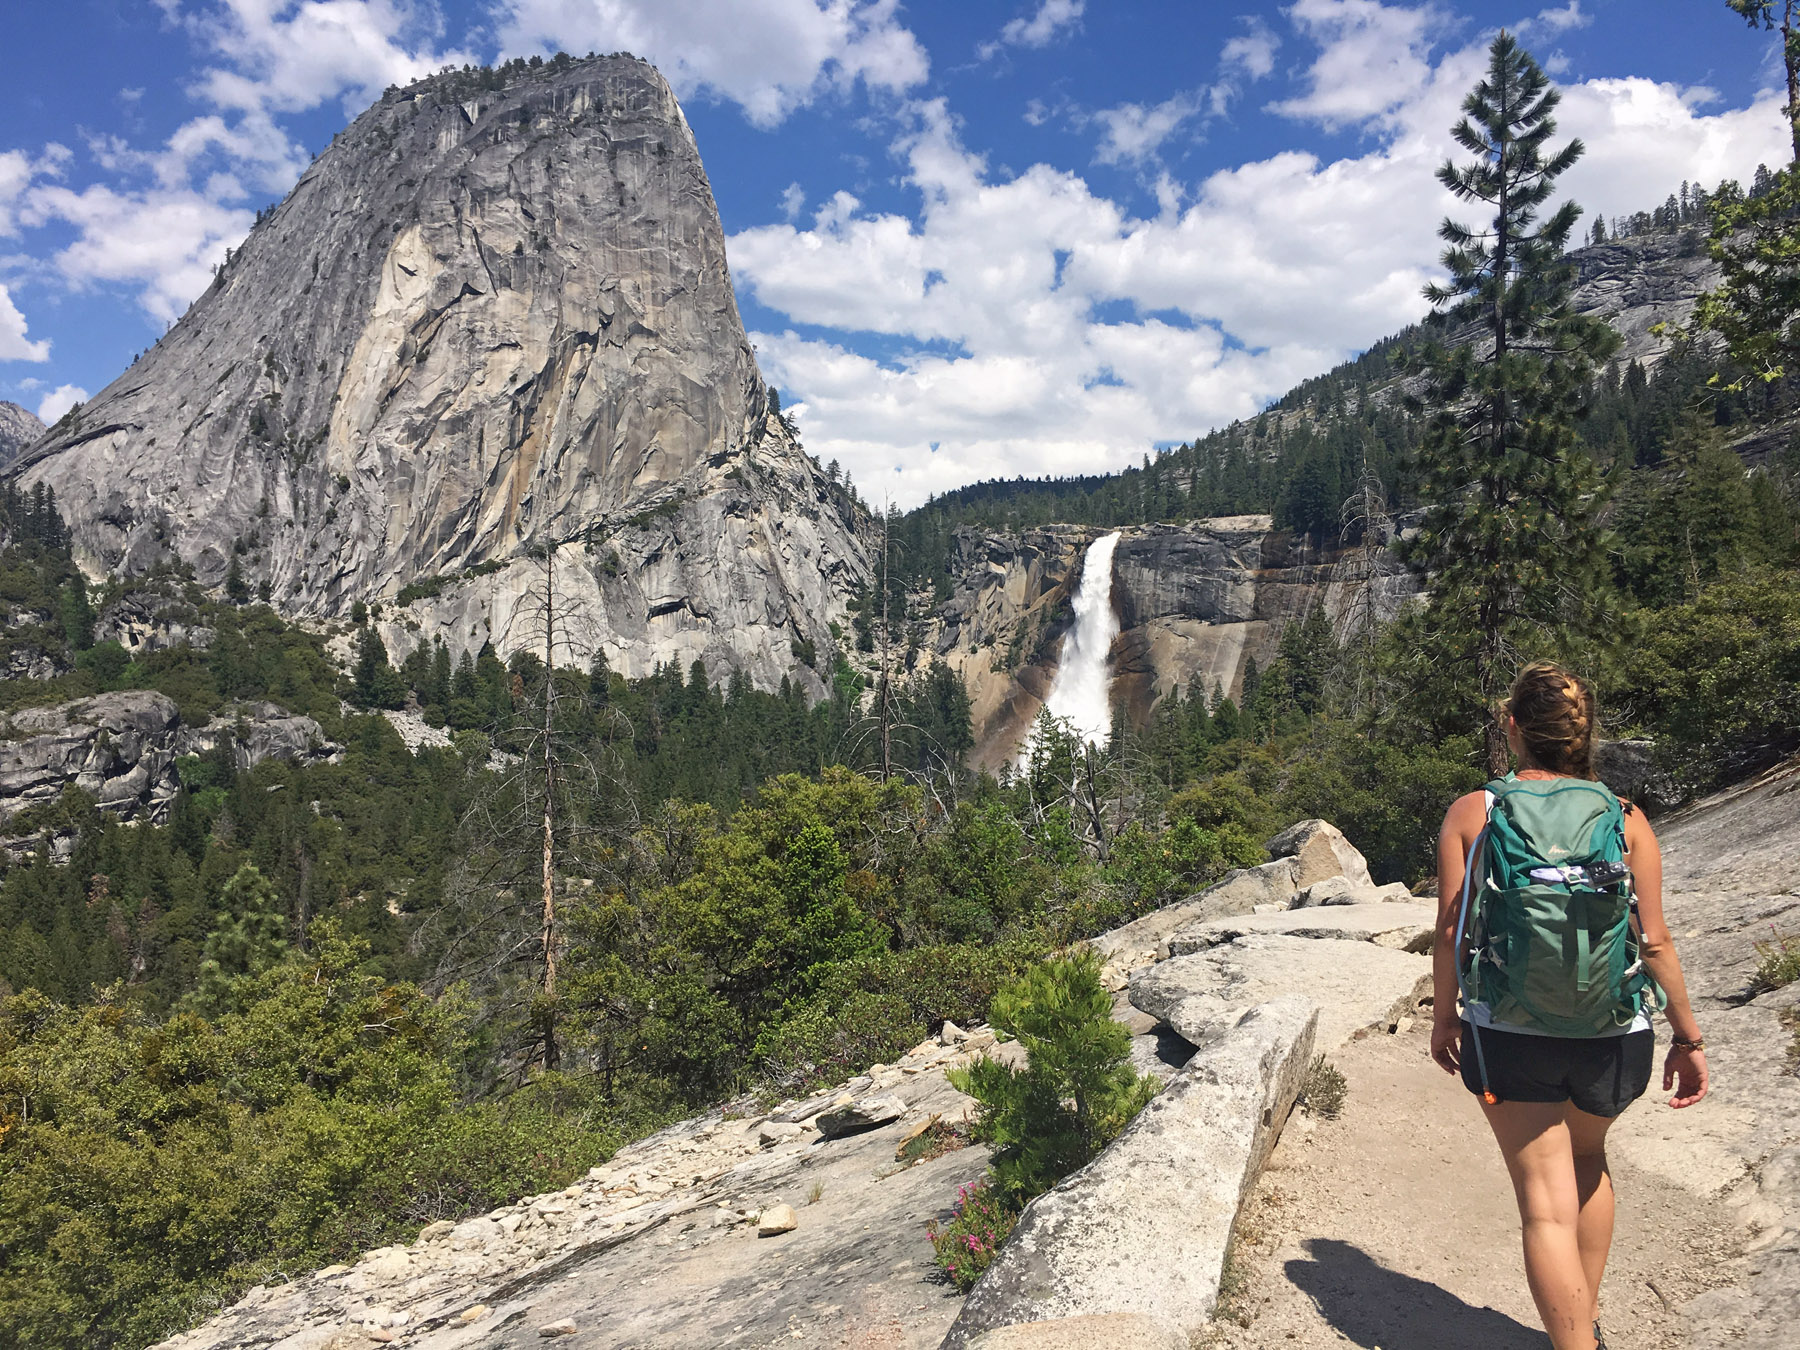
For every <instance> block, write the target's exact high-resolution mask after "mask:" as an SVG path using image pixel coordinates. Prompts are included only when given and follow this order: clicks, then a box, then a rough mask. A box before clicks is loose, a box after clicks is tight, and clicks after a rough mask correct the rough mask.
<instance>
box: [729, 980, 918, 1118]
mask: <svg viewBox="0 0 1800 1350" xmlns="http://www.w3.org/2000/svg"><path fill="white" fill-rule="evenodd" d="M924 1039H925V1027H924V1025H923V1024H922V1023H920V1022H917V1021H915V1020H914V1019H913V1016H912V1011H911V1009H910V1008H909V1007H908V1006H907V1004H906V1002H905V1001H904V1000H903V999H900V998H896V997H895V996H894V995H892V994H872V993H867V992H863V993H857V994H853V995H851V996H850V998H848V999H847V1000H845V1001H844V1002H842V1003H841V1004H838V1003H835V1002H834V1001H830V1000H825V999H814V1000H812V1001H811V1002H809V1003H807V1004H806V1006H805V1007H803V1008H802V1009H801V1010H800V1011H799V1012H798V1013H796V1014H794V1015H793V1016H792V1017H789V1018H786V1019H785V1020H783V1021H781V1022H779V1023H777V1024H776V1025H775V1026H773V1027H771V1028H770V1029H769V1030H768V1031H766V1032H765V1033H764V1034H763V1035H762V1036H761V1037H760V1038H759V1039H758V1041H757V1046H756V1052H755V1054H756V1059H757V1062H758V1064H759V1065H760V1066H761V1070H762V1092H761V1095H762V1096H763V1097H766V1098H767V1099H768V1100H770V1101H775V1100H779V1099H780V1098H782V1097H795V1096H799V1095H800V1094H802V1093H805V1092H810V1091H812V1089H814V1088H816V1087H824V1086H827V1085H828V1084H831V1083H841V1082H843V1081H844V1080H845V1079H846V1078H850V1077H852V1076H853V1075H855V1074H857V1073H859V1072H860V1071H862V1070H863V1069H866V1068H868V1067H869V1065H871V1064H878V1063H883V1062H890V1061H892V1060H894V1059H896V1058H898V1057H899V1055H900V1054H901V1053H902V1052H904V1051H906V1050H908V1049H911V1048H912V1047H913V1046H915V1045H917V1044H918V1043H919V1042H920V1041H922V1040H924Z"/></svg>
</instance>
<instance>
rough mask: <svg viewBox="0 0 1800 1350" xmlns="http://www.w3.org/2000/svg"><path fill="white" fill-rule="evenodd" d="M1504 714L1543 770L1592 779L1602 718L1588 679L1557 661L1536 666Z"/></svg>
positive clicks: (1516, 685) (1524, 675)
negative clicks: (1565, 668)
mask: <svg viewBox="0 0 1800 1350" xmlns="http://www.w3.org/2000/svg"><path fill="white" fill-rule="evenodd" d="M1501 709H1502V711H1503V712H1505V713H1506V714H1507V715H1508V716H1509V717H1511V718H1512V720H1513V723H1514V725H1516V726H1517V727H1518V729H1519V738H1520V740H1521V741H1523V742H1524V746H1525V749H1526V751H1527V752H1528V753H1529V754H1530V756H1531V758H1532V759H1533V760H1534V761H1536V762H1537V764H1538V765H1539V766H1540V767H1542V768H1545V769H1548V770H1550V772H1552V773H1562V774H1569V775H1571V776H1573V777H1576V778H1592V777H1593V776H1594V744H1595V742H1596V741H1597V740H1598V739H1599V735H1600V717H1599V709H1598V707H1597V706H1596V703H1595V700H1594V691H1593V689H1592V687H1591V686H1590V685H1589V684H1588V682H1587V681H1586V680H1584V679H1582V678H1581V677H1580V676H1579V675H1575V674H1572V673H1571V672H1569V671H1567V670H1564V669H1563V668H1562V667H1561V666H1559V665H1556V664H1555V663H1554V662H1551V661H1533V662H1531V663H1530V664H1529V665H1527V666H1526V667H1525V668H1524V669H1523V670H1521V671H1520V672H1519V675H1518V678H1517V679H1515V680H1514V681H1513V686H1512V692H1511V693H1510V694H1508V695H1507V698H1506V702H1505V703H1504V704H1502V705H1501Z"/></svg>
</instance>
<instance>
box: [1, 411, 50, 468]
mask: <svg viewBox="0 0 1800 1350" xmlns="http://www.w3.org/2000/svg"><path fill="white" fill-rule="evenodd" d="M43 434H44V424H43V423H42V422H40V421H38V419H37V417H36V416H35V415H34V414H32V413H31V412H29V411H27V410H26V409H24V408H21V407H20V406H19V405H18V404H16V403H8V402H7V401H6V400H5V399H0V470H3V469H5V468H6V466H7V465H8V464H11V463H12V462H13V460H14V459H16V458H18V455H19V452H20V451H21V450H23V449H24V448H25V447H26V446H28V445H30V444H31V443H32V442H33V441H35V440H36V439H37V438H38V437H39V436H42V435H43Z"/></svg>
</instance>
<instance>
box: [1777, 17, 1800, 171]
mask: <svg viewBox="0 0 1800 1350" xmlns="http://www.w3.org/2000/svg"><path fill="white" fill-rule="evenodd" d="M1781 63H1782V65H1784V66H1786V67H1787V96H1788V101H1787V107H1786V109H1785V110H1784V111H1785V112H1786V113H1787V119H1788V132H1789V134H1790V135H1791V136H1792V138H1793V143H1794V163H1796V164H1800V46H1797V45H1796V42H1795V33H1794V0H1787V5H1786V6H1785V8H1784V9H1783V11H1782V16H1781Z"/></svg>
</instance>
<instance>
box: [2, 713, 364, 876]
mask: <svg viewBox="0 0 1800 1350" xmlns="http://www.w3.org/2000/svg"><path fill="white" fill-rule="evenodd" d="M5 731H6V732H7V733H8V739H5V740H0V833H4V832H5V831H6V829H7V827H8V826H9V825H10V823H11V822H12V821H13V819H14V818H15V817H16V816H17V815H18V814H19V813H20V812H21V811H24V810H26V809H28V808H29V807H32V806H39V805H43V804H46V803H49V802H53V801H55V800H56V799H57V798H58V797H59V796H61V795H62V792H63V789H64V788H65V787H75V788H79V789H80V790H81V791H82V792H85V793H86V794H87V795H88V796H90V797H92V798H93V799H94V801H95V803H96V804H97V805H98V806H99V808H100V809H101V810H102V811H105V812H108V813H109V814H111V815H115V816H117V817H119V818H120V819H121V820H149V821H152V822H155V823H159V824H160V823H161V822H162V821H163V820H165V819H166V818H167V815H168V810H169V806H170V803H172V802H173V801H174V799H175V794H176V793H177V792H178V791H179V790H180V786H181V784H180V780H179V778H178V777H177V776H176V773H175V762H176V761H177V760H178V759H181V758H182V757H184V756H186V755H198V754H207V753H209V752H213V751H216V750H218V749H219V748H221V747H225V746H229V747H230V749H231V751H232V755H233V758H234V761H235V763H236V765H237V768H238V771H239V772H243V771H245V770H248V769H250V768H253V767H255V766H256V765H258V764H260V763H262V762H263V761H264V760H266V759H282V760H293V761H296V762H299V763H314V762H318V761H320V760H325V759H330V758H331V757H333V756H334V755H335V754H336V753H337V751H338V748H339V747H338V746H336V745H335V744H333V743H332V742H331V741H329V740H327V739H326V737H325V734H324V732H323V730H322V729H321V728H320V726H319V724H318V723H317V722H315V721H313V719H312V718H310V717H302V716H299V715H298V714H295V713H290V712H288V711H287V710H286V709H284V708H280V707H277V706H276V705H275V704H273V703H247V704H242V705H239V706H238V707H237V708H235V709H234V710H232V711H230V712H227V713H226V714H224V715H222V716H220V717H215V718H214V719H212V721H210V722H209V723H208V724H207V725H206V726H204V727H190V726H187V725H184V724H183V722H182V720H181V714H180V712H179V711H178V710H177V709H176V707H175V701H174V700H173V699H171V698H169V697H168V695H166V694H160V693H157V692H155V691H154V690H131V691H126V692H121V693H116V694H97V695H95V696H94V697H93V698H85V699H77V700H75V701H73V702H70V703H59V704H57V705H55V706H54V707H47V708H27V709H24V710H23V711H20V712H16V713H14V714H13V715H12V716H11V717H10V718H9V719H7V720H6V722H5ZM35 845H36V838H35V835H26V836H23V837H22V838H19V839H15V840H8V841H5V843H4V845H3V846H6V847H14V848H15V849H22V850H25V851H29V850H30V849H31V848H34V847H35Z"/></svg>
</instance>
